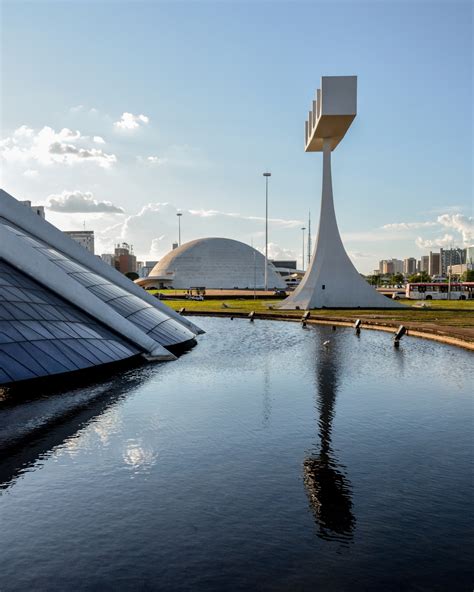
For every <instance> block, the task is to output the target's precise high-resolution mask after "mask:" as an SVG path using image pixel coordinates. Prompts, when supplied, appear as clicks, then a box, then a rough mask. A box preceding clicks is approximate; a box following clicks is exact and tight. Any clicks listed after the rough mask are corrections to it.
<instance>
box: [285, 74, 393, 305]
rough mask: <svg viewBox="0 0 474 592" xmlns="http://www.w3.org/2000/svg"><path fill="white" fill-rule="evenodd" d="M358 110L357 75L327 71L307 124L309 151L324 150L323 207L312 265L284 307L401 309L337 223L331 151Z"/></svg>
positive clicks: (306, 135) (306, 147)
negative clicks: (355, 257)
mask: <svg viewBox="0 0 474 592" xmlns="http://www.w3.org/2000/svg"><path fill="white" fill-rule="evenodd" d="M356 113H357V77H356V76H323V77H322V79H321V89H318V90H317V91H316V100H314V101H313V104H312V109H311V111H310V112H309V117H308V120H307V121H306V124H305V151H306V152H322V153H323V187H322V197H321V212H320V216H319V228H318V234H317V238H316V244H315V248H314V253H313V256H312V257H311V264H310V266H309V268H308V270H307V272H306V274H305V276H304V278H303V280H302V281H301V284H300V285H299V286H298V288H297V289H296V290H295V291H294V292H293V293H292V294H291V295H290V296H289V297H288V298H286V299H285V300H283V302H282V303H281V304H280V306H279V308H283V309H296V308H300V309H310V308H323V307H327V308H357V307H361V308H398V307H399V306H401V305H400V304H399V303H397V302H395V301H392V300H389V299H388V298H386V297H385V296H382V295H381V294H379V293H378V292H377V291H376V290H375V289H374V288H373V287H372V286H370V285H369V284H368V283H367V282H366V281H365V279H364V278H363V277H361V275H360V274H359V272H358V271H357V270H356V268H355V267H354V265H353V264H352V262H351V260H350V259H349V257H348V255H347V253H346V251H345V249H344V245H343V244H342V240H341V236H340V234H339V230H338V227H337V222H336V213H335V211H334V202H333V194H332V179H331V152H332V151H333V150H334V149H335V148H336V147H337V145H338V144H339V142H340V141H341V140H342V138H343V137H344V135H345V133H346V132H347V130H348V129H349V127H350V125H351V123H352V121H353V120H354V118H355V116H356Z"/></svg>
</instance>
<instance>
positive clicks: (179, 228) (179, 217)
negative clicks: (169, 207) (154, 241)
mask: <svg viewBox="0 0 474 592" xmlns="http://www.w3.org/2000/svg"><path fill="white" fill-rule="evenodd" d="M176 215H177V216H178V247H180V246H181V216H182V215H183V214H182V212H178V213H177V214H176Z"/></svg>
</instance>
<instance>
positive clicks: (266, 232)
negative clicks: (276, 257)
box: [263, 173, 272, 292]
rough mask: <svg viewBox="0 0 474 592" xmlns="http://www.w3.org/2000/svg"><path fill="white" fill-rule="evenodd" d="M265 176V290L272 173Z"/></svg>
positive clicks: (264, 174) (266, 287)
mask: <svg viewBox="0 0 474 592" xmlns="http://www.w3.org/2000/svg"><path fill="white" fill-rule="evenodd" d="M263 176H264V177H265V292H266V291H267V290H268V178H269V177H271V176H272V174H271V173H263Z"/></svg>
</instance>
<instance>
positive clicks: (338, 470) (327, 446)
mask: <svg viewBox="0 0 474 592" xmlns="http://www.w3.org/2000/svg"><path fill="white" fill-rule="evenodd" d="M314 339H315V347H316V350H317V351H315V352H314V360H315V364H316V367H315V386H316V409H317V411H318V414H319V421H318V427H319V431H318V436H319V440H320V443H319V452H318V453H317V454H315V455H314V456H310V457H308V458H306V459H305V461H304V463H303V470H304V484H305V487H306V493H307V495H308V498H309V501H310V505H311V509H312V511H313V514H314V517H315V519H316V523H317V525H318V527H319V531H318V536H319V537H320V538H322V539H325V540H339V541H341V542H350V541H351V540H352V537H353V533H354V529H355V524H356V519H355V516H354V514H353V505H352V486H351V483H350V481H349V480H348V478H347V477H346V475H345V472H344V471H345V467H344V466H343V465H341V464H338V462H337V459H336V458H335V454H334V451H333V450H332V448H331V431H332V421H333V419H334V413H335V403H336V395H337V388H338V374H339V371H340V369H339V366H338V361H339V357H340V352H339V350H338V343H337V338H333V339H332V340H331V343H330V345H329V346H328V347H327V346H324V345H323V342H324V341H325V339H326V338H325V336H324V334H323V333H322V332H317V333H316V332H315V335H314Z"/></svg>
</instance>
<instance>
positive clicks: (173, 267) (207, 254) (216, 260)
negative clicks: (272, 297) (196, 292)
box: [136, 238, 286, 290]
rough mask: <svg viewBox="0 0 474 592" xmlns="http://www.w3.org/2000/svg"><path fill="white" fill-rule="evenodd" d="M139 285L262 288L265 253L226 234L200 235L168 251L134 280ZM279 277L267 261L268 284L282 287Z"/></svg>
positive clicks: (270, 286) (183, 287)
mask: <svg viewBox="0 0 474 592" xmlns="http://www.w3.org/2000/svg"><path fill="white" fill-rule="evenodd" d="M136 283H137V284H139V285H141V286H147V287H151V286H155V287H159V286H160V283H166V284H167V285H171V286H172V287H173V288H175V289H189V288H193V287H204V288H209V289H213V288H214V289H219V288H222V289H233V288H239V289H246V288H248V289H253V288H256V289H259V290H261V289H263V287H264V285H265V257H264V256H263V255H262V254H261V253H260V252H259V251H257V250H256V249H254V248H253V247H250V246H249V245H246V244H245V243H241V242H240V241H236V240H232V239H229V238H200V239H197V240H193V241H190V242H188V243H185V244H184V245H181V246H180V247H178V248H177V249H174V250H172V251H170V252H169V253H168V254H167V255H165V256H164V257H163V259H161V261H160V262H159V263H158V264H157V265H155V267H154V268H153V269H152V270H151V272H150V274H149V276H148V277H147V278H144V279H143V280H136ZM285 286H286V284H285V282H284V281H283V279H282V277H281V276H280V275H279V274H278V273H277V272H276V270H275V268H274V266H273V264H272V263H270V262H269V263H268V287H269V288H270V289H273V288H276V289H284V288H285Z"/></svg>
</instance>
